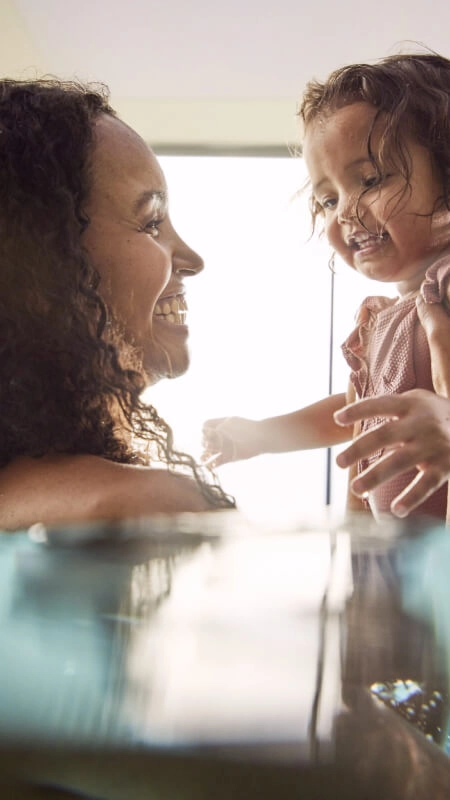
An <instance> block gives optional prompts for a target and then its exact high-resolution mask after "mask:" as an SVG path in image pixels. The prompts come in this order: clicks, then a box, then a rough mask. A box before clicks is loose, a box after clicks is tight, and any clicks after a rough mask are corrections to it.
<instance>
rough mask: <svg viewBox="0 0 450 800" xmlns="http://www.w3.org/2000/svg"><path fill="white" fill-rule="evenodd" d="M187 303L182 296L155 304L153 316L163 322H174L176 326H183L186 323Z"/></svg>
mask: <svg viewBox="0 0 450 800" xmlns="http://www.w3.org/2000/svg"><path fill="white" fill-rule="evenodd" d="M186 312H187V303H186V300H185V299H184V297H183V296H182V295H178V297H171V298H167V300H163V301H162V302H160V303H156V306H155V316H156V317H160V318H161V319H163V320H164V321H165V322H175V323H176V324H177V325H184V323H185V321H186Z"/></svg>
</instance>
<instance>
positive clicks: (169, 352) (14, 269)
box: [0, 80, 234, 530]
mask: <svg viewBox="0 0 450 800" xmlns="http://www.w3.org/2000/svg"><path fill="white" fill-rule="evenodd" d="M202 268H203V263H202V260H201V259H200V257H199V256H198V255H197V254H196V253H194V252H193V251H192V250H191V249H190V248H189V247H188V246H187V245H186V244H185V243H184V242H183V241H182V240H181V239H180V238H179V236H178V235H177V233H176V231H175V230H174V229H173V227H172V225H171V222H170V218H169V215H168V210H167V188H166V185H165V181H164V176H163V174H162V172H161V169H160V167H159V165H158V162H157V160H156V158H155V156H154V154H153V153H152V151H151V150H150V149H149V148H148V146H147V145H146V144H145V142H144V141H143V140H142V139H141V138H140V137H139V136H138V135H137V134H136V133H135V132H134V131H133V130H131V129H130V128H129V127H128V126H127V125H125V124H124V123H123V122H121V121H120V120H119V119H118V118H117V116H116V115H115V112H114V111H113V110H112V108H111V107H110V105H109V103H108V96H107V91H106V90H105V89H104V88H102V89H101V90H98V91H92V90H91V88H90V87H84V86H81V85H79V84H74V83H63V82H58V81H54V80H51V81H32V82H17V81H12V80H4V81H2V82H0V466H1V467H2V469H1V470H0V528H1V529H3V530H5V529H6V530H14V529H17V528H23V527H26V526H28V525H30V524H32V523H34V522H36V521H38V520H39V521H42V522H44V523H59V522H67V521H73V522H77V521H86V520H94V519H115V518H118V517H127V516H128V517H129V516H139V515H145V514H150V513H153V512H166V511H168V512H176V511H205V510H210V509H213V508H220V507H232V506H234V501H233V499H232V498H230V497H228V496H227V495H225V494H224V492H223V491H222V489H221V488H220V487H219V486H218V485H216V484H215V483H214V482H213V481H212V479H211V476H210V475H209V473H208V471H207V470H205V469H204V468H203V467H200V466H198V465H197V464H196V463H195V462H194V460H193V459H192V458H191V457H190V456H188V455H187V454H184V453H179V452H177V451H176V450H174V448H173V442H172V433H171V430H170V428H169V427H168V426H167V424H166V423H165V422H164V421H163V420H162V419H161V418H160V417H159V416H158V414H157V412H156V411H155V409H154V408H153V407H152V406H147V405H145V404H143V402H142V400H141V395H142V392H143V390H144V389H145V388H146V387H148V386H149V385H150V384H152V383H154V382H155V381H157V380H159V379H160V378H162V377H171V378H172V377H176V376H177V375H180V374H182V373H183V372H184V371H185V370H186V368H187V366H188V362H189V358H188V350H187V338H188V328H187V326H186V324H185V316H186V308H187V306H186V302H185V299H184V279H185V278H186V277H190V276H193V275H196V274H197V273H198V272H199V271H200V270H201V269H202ZM155 461H158V462H163V464H162V466H161V465H160V466H159V467H156V466H153V464H154V462H155Z"/></svg>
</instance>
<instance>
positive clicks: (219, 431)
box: [202, 417, 261, 467]
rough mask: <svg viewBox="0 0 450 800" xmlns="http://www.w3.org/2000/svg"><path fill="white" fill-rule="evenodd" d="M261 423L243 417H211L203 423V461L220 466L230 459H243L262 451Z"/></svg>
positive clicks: (213, 465)
mask: <svg viewBox="0 0 450 800" xmlns="http://www.w3.org/2000/svg"><path fill="white" fill-rule="evenodd" d="M259 425H260V423H259V422H257V421H256V420H252V419H244V418H243V417H220V418H218V419H209V420H207V421H206V422H205V424H204V425H203V435H202V441H203V454H202V461H203V462H204V463H206V464H209V465H210V466H211V467H220V466H221V464H227V463H229V462H230V461H241V460H243V459H246V458H252V457H253V456H257V455H259V454H260V453H261V450H260V436H259Z"/></svg>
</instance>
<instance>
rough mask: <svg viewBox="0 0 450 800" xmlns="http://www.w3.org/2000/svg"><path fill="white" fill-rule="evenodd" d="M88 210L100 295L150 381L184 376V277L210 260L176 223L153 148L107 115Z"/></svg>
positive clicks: (98, 134) (98, 137)
mask: <svg viewBox="0 0 450 800" xmlns="http://www.w3.org/2000/svg"><path fill="white" fill-rule="evenodd" d="M86 211H87V214H88V216H89V220H90V221H89V225H88V227H87V229H86V231H85V233H84V234H83V240H84V244H85V247H86V249H87V250H88V252H89V254H90V257H91V259H92V261H93V264H94V265H95V267H96V268H97V270H98V272H99V274H100V278H101V282H100V287H99V290H100V293H101V295H102V297H103V299H104V300H105V302H106V303H107V305H108V306H109V308H110V309H111V311H112V314H113V316H114V318H115V320H116V321H117V322H118V324H119V326H120V328H121V330H122V331H123V334H124V336H125V339H126V340H127V342H129V343H131V344H132V345H134V346H135V347H136V348H137V350H138V352H139V353H140V354H141V355H142V358H143V365H144V368H145V370H146V372H147V375H148V379H149V382H151V383H154V382H156V381H157V380H159V378H162V377H176V376H177V375H181V374H182V373H183V372H185V371H186V369H187V367H188V365H189V353H188V349H187V338H188V327H187V325H186V323H185V316H186V309H187V306H186V301H185V298H184V278H185V277H186V276H189V275H196V274H197V273H198V272H200V270H201V269H202V268H203V262H202V259H201V258H200V256H198V255H197V253H195V252H194V251H193V250H191V249H190V248H189V247H188V246H187V245H186V244H185V243H184V242H183V241H182V240H181V239H180V238H179V236H178V235H177V233H176V231H175V230H174V229H173V227H172V224H171V222H170V219H169V215H168V209H167V187H166V183H165V180H164V175H163V173H162V171H161V168H160V166H159V164H158V162H157V160H156V158H155V156H154V154H153V153H152V151H151V150H150V148H149V147H148V146H147V145H146V144H145V142H144V141H143V140H142V139H141V138H140V136H138V135H137V133H135V131H133V130H131V128H129V127H128V126H127V125H125V124H124V123H123V122H121V121H119V120H117V119H115V118H114V117H110V116H108V115H102V116H101V117H100V118H99V120H98V122H97V124H96V129H95V143H94V149H93V155H92V188H91V192H90V196H89V200H88V204H87V208H86Z"/></svg>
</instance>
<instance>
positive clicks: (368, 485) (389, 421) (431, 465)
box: [334, 354, 450, 517]
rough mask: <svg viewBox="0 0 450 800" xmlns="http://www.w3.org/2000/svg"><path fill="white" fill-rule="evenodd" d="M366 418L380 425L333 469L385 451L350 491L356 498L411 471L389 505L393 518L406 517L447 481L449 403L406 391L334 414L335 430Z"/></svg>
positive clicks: (418, 391)
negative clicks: (410, 478)
mask: <svg viewBox="0 0 450 800" xmlns="http://www.w3.org/2000/svg"><path fill="white" fill-rule="evenodd" d="M441 355H442V354H441ZM435 364H436V365H437V366H436V369H438V371H440V370H441V369H442V370H443V372H445V374H446V372H447V369H445V370H444V366H445V365H443V364H441V363H440V361H436V360H435ZM443 372H442V377H443ZM439 374H441V372H439ZM443 379H444V378H443ZM370 417H380V418H383V419H384V422H383V423H382V424H381V425H380V426H379V427H378V428H375V429H373V430H371V431H369V432H367V433H364V434H361V436H358V437H357V438H356V439H355V440H354V441H353V442H352V444H351V445H350V447H348V448H347V449H346V450H344V451H343V452H341V453H340V454H339V455H338V457H337V459H336V461H337V464H338V465H339V466H340V467H351V466H352V465H354V464H355V463H356V462H357V461H359V460H360V459H362V458H368V457H369V456H371V455H372V454H373V453H375V452H376V451H377V450H381V449H384V450H385V455H384V456H383V457H382V458H380V459H379V460H378V461H376V462H375V463H374V464H372V465H371V466H370V467H369V468H368V469H367V470H365V471H364V472H362V473H361V474H360V475H358V477H356V478H354V480H353V481H352V483H351V489H352V491H353V492H354V493H355V494H356V495H357V496H358V497H362V496H364V495H365V494H366V493H367V492H369V491H371V490H372V489H375V488H376V487H377V486H380V485H381V484H382V483H384V482H386V481H389V480H391V479H392V478H394V477H396V476H398V475H401V474H403V473H405V472H408V471H409V470H411V469H413V468H414V467H416V468H417V470H418V474H417V475H416V477H415V478H414V480H413V481H412V482H411V483H410V484H409V486H408V487H407V488H406V489H405V490H404V491H403V492H402V493H401V494H400V495H399V496H398V497H396V498H395V500H394V501H393V503H392V505H391V511H392V513H393V514H395V515H396V516H398V517H406V516H407V515H408V514H409V513H410V512H411V511H413V510H414V509H415V508H416V507H417V506H419V505H420V504H421V503H423V502H424V500H426V499H427V497H429V496H430V495H431V494H433V492H435V491H436V490H437V489H438V488H439V487H440V486H442V485H443V484H444V483H445V482H446V481H448V480H449V478H450V400H449V399H448V398H447V397H443V396H439V395H437V394H434V393H433V392H430V391H426V390H425V389H412V390H411V391H409V392H404V393H403V394H399V395H383V396H380V397H374V398H369V399H365V400H360V401H358V402H356V403H352V404H351V405H348V406H345V407H344V408H342V409H340V410H339V411H337V412H336V413H335V415H334V418H335V421H336V422H337V423H338V424H339V425H350V424H352V423H355V422H358V421H360V420H363V419H368V418H370Z"/></svg>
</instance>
